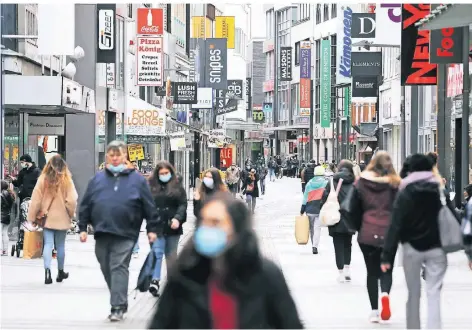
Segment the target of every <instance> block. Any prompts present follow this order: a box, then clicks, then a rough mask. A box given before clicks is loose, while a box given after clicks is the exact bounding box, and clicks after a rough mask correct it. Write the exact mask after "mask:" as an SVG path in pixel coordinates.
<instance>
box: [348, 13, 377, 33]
mask: <svg viewBox="0 0 472 330" xmlns="http://www.w3.org/2000/svg"><path fill="white" fill-rule="evenodd" d="M351 38H352V39H375V14H374V13H353V14H352V25H351Z"/></svg>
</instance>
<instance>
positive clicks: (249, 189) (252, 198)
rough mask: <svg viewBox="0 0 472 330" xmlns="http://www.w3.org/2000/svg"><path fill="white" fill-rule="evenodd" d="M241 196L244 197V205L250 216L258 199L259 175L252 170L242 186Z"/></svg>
mask: <svg viewBox="0 0 472 330" xmlns="http://www.w3.org/2000/svg"><path fill="white" fill-rule="evenodd" d="M243 195H246V203H247V206H248V207H249V209H250V210H251V212H252V214H254V210H255V209H256V201H257V197H259V174H258V173H257V172H256V169H255V168H252V169H251V171H250V172H249V173H248V176H247V178H246V180H245V182H244V184H243Z"/></svg>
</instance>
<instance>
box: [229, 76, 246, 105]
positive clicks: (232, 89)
mask: <svg viewBox="0 0 472 330" xmlns="http://www.w3.org/2000/svg"><path fill="white" fill-rule="evenodd" d="M228 96H230V97H231V96H234V97H235V98H236V99H240V100H242V99H243V81H242V80H240V79H238V80H228Z"/></svg>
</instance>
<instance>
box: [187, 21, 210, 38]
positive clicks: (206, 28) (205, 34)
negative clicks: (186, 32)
mask: <svg viewBox="0 0 472 330" xmlns="http://www.w3.org/2000/svg"><path fill="white" fill-rule="evenodd" d="M191 30H192V38H195V39H205V38H211V37H212V34H213V28H212V21H211V20H210V19H209V18H208V17H203V16H193V17H192V29H191Z"/></svg>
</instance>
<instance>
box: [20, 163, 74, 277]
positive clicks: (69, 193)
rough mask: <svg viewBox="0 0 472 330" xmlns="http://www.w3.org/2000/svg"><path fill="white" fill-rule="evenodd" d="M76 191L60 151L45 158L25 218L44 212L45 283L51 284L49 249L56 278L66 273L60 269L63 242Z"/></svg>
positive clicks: (31, 217)
mask: <svg viewBox="0 0 472 330" xmlns="http://www.w3.org/2000/svg"><path fill="white" fill-rule="evenodd" d="M77 197H78V196H77V191H76V190H75V186H74V182H73V181H72V175H71V173H70V171H69V168H68V167H67V164H66V162H65V160H64V159H63V158H62V157H61V156H60V155H55V156H54V157H52V158H51V159H49V161H48V163H47V164H46V166H45V167H44V169H43V172H42V173H41V175H40V177H39V179H38V182H37V183H36V186H35V187H34V190H33V195H32V197H31V205H30V207H29V210H28V221H29V222H31V223H33V222H35V221H36V218H37V217H38V216H41V215H43V214H47V218H46V222H45V224H44V229H43V240H44V251H43V259H44V269H45V279H44V283H45V284H51V283H52V278H51V260H52V250H53V248H54V247H55V248H56V250H57V265H58V269H59V271H58V274H57V278H56V281H57V282H62V280H64V279H67V278H68V277H69V273H66V272H64V260H65V255H66V252H65V242H66V235H67V231H68V230H69V229H70V228H71V224H72V218H73V216H74V214H75V209H76V206H77Z"/></svg>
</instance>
